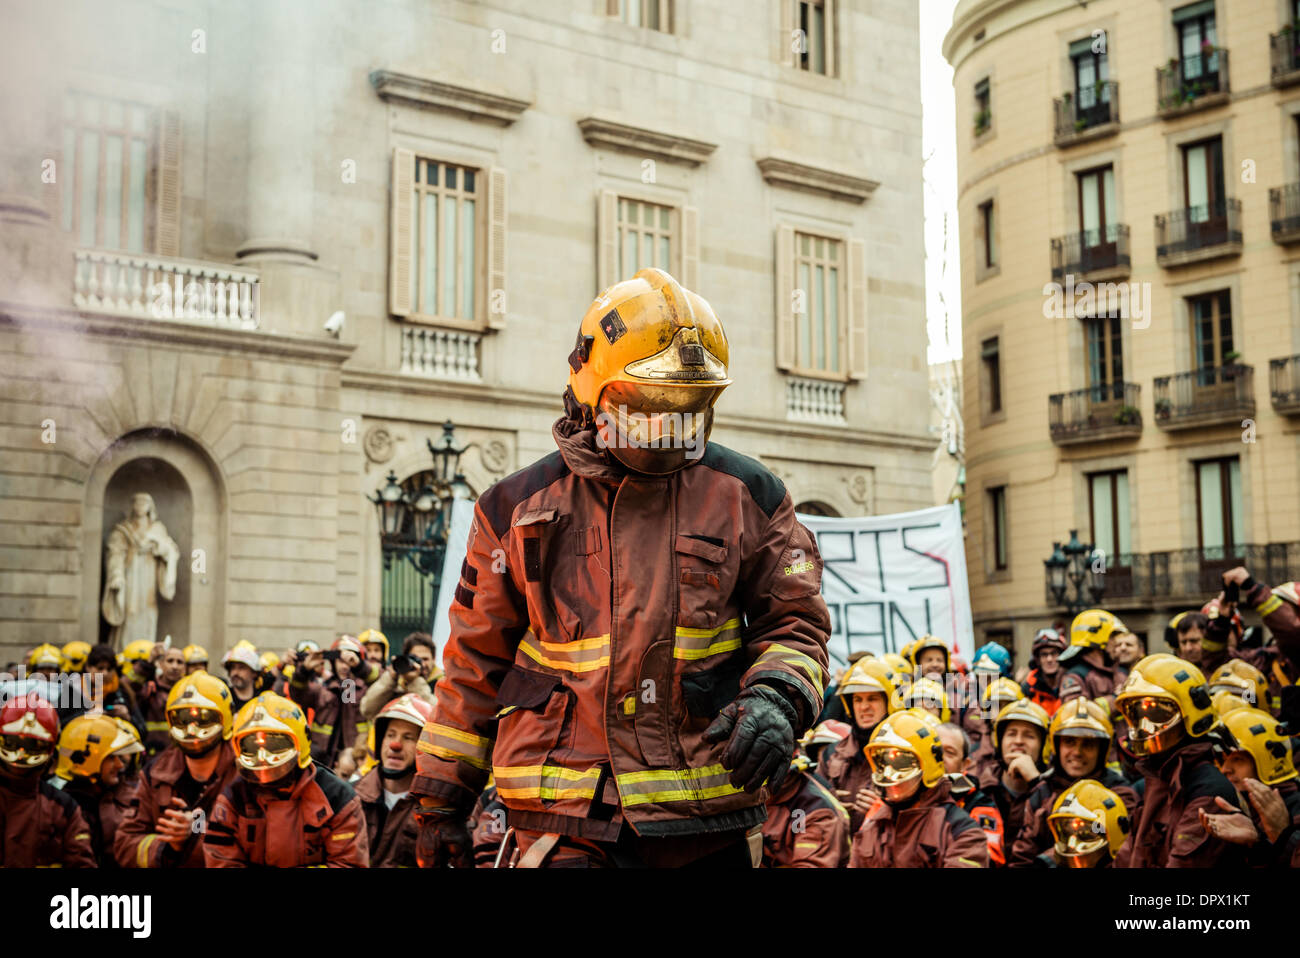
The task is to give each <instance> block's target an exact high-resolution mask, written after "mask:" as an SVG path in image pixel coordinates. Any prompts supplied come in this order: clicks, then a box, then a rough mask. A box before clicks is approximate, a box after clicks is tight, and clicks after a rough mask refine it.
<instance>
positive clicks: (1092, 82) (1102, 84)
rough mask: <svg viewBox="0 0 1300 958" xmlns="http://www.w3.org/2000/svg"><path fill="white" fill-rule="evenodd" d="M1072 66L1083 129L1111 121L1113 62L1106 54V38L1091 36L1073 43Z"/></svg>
mask: <svg viewBox="0 0 1300 958" xmlns="http://www.w3.org/2000/svg"><path fill="white" fill-rule="evenodd" d="M1070 64H1071V66H1072V67H1073V68H1074V102H1075V108H1076V110H1077V111H1078V115H1077V121H1082V123H1083V126H1092V125H1095V124H1096V123H1099V122H1100V123H1104V122H1106V121H1107V120H1108V119H1109V118H1110V109H1109V107H1110V87H1109V86H1107V81H1108V80H1109V79H1110V61H1109V58H1108V57H1107V55H1106V35H1105V34H1104V33H1103V34H1101V35H1100V36H1096V37H1091V36H1090V37H1087V38H1086V39H1083V40H1078V41H1076V42H1074V43H1071V44H1070Z"/></svg>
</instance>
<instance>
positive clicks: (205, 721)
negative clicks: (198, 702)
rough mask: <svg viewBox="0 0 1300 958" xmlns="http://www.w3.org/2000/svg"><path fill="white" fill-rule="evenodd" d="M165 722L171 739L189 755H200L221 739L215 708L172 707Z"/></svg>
mask: <svg viewBox="0 0 1300 958" xmlns="http://www.w3.org/2000/svg"><path fill="white" fill-rule="evenodd" d="M167 724H168V725H169V726H171V728H170V732H171V737H172V741H173V742H175V743H176V745H177V746H178V747H179V748H180V750H181V751H182V752H186V753H187V754H190V755H202V754H204V753H205V752H208V751H210V750H211V749H212V747H213V746H215V745H216V744H217V743H218V742H220V741H221V730H222V719H221V713H220V712H218V711H217V710H216V709H202V708H178V709H172V710H171V711H170V712H168V713H167Z"/></svg>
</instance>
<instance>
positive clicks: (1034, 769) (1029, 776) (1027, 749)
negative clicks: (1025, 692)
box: [967, 699, 1049, 866]
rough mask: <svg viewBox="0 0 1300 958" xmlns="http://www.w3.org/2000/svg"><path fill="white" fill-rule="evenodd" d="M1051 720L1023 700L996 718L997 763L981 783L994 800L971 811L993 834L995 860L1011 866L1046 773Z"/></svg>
mask: <svg viewBox="0 0 1300 958" xmlns="http://www.w3.org/2000/svg"><path fill="white" fill-rule="evenodd" d="M1048 724H1049V719H1048V718H1047V713H1046V712H1045V711H1044V710H1043V707H1042V706H1041V705H1038V704H1036V703H1034V702H1031V701H1029V699H1017V700H1016V701H1014V702H1011V703H1009V704H1008V705H1005V706H1003V708H1002V711H1000V712H999V713H998V717H997V718H996V719H994V720H993V749H994V753H995V755H996V761H994V763H993V764H992V765H987V766H985V767H984V770H983V771H982V772H981V773H980V777H979V779H978V785H979V790H980V793H981V794H982V797H983V798H984V799H985V800H987V801H988V802H989V803H990V804H984V803H983V802H979V803H975V802H968V803H967V809H968V810H969V811H970V814H971V816H972V817H973V818H975V819H976V820H977V821H978V822H979V823H980V826H981V827H982V828H983V829H984V831H985V832H987V833H988V835H989V860H990V862H991V863H992V864H993V865H994V866H1001V865H1005V864H1006V856H1007V854H1008V853H1009V852H1010V851H1011V848H1010V846H1011V843H1012V842H1014V841H1015V838H1016V836H1017V835H1019V834H1020V827H1021V825H1022V824H1023V823H1024V814H1025V803H1026V802H1027V801H1028V799H1029V792H1030V790H1031V789H1032V788H1033V787H1034V784H1035V783H1036V782H1037V780H1038V776H1039V775H1040V774H1041V772H1042V770H1043V767H1042V757H1043V745H1044V744H1045V742H1046V739H1047V727H1048Z"/></svg>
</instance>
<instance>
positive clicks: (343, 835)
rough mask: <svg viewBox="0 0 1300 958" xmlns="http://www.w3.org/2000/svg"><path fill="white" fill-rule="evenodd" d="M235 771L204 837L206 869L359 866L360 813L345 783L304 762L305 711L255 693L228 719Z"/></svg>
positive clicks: (364, 843) (365, 850)
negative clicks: (230, 722) (231, 730)
mask: <svg viewBox="0 0 1300 958" xmlns="http://www.w3.org/2000/svg"><path fill="white" fill-rule="evenodd" d="M233 725H234V728H233V732H232V734H231V740H230V744H231V747H232V748H233V749H234V754H235V768H236V771H237V773H238V775H237V777H236V778H235V779H234V780H233V781H232V782H231V783H230V784H229V785H228V786H226V788H225V789H224V790H223V791H222V793H221V795H220V796H219V797H218V798H217V802H216V805H215V806H214V807H213V809H212V816H211V819H210V820H209V822H208V828H207V832H206V834H205V835H204V837H203V854H204V859H205V861H206V864H207V867H209V868H247V867H250V866H254V867H256V866H269V867H272V868H301V867H304V866H313V865H319V866H329V867H334V868H366V867H368V866H369V864H370V853H369V842H368V838H367V833H366V819H365V816H364V815H363V814H362V811H361V801H360V799H358V798H357V795H356V792H354V791H353V790H352V786H351V785H349V784H347V783H346V782H344V781H343V780H342V779H340V778H339V777H338V776H336V775H335V774H334V773H333V772H331V771H330V770H329V769H327V768H326V767H325V766H323V765H318V764H316V763H314V762H313V761H312V760H311V743H310V742H309V740H308V737H307V716H306V715H304V714H303V711H302V709H301V708H299V707H298V706H297V705H296V704H295V703H293V702H291V701H290V700H289V699H286V698H284V697H283V696H280V695H276V694H275V693H274V692H262V693H261V694H259V695H258V696H257V697H256V698H254V699H253V700H252V701H250V702H249V703H248V704H247V705H245V706H244V707H243V708H242V709H240V710H239V714H238V715H236V716H235V718H234V723H233Z"/></svg>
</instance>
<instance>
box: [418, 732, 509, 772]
mask: <svg viewBox="0 0 1300 958" xmlns="http://www.w3.org/2000/svg"><path fill="white" fill-rule="evenodd" d="M416 748H418V749H419V750H420V751H421V752H424V753H425V754H426V755H436V756H438V757H439V758H449V759H452V760H453V761H460V762H468V763H469V764H470V765H473V766H474V767H475V768H484V769H485V768H489V767H491V764H492V762H491V760H490V759H489V756H490V755H491V753H492V740H491V739H488V738H484V737H483V736H481V735H474V734H472V733H470V732H463V731H461V730H460V729H458V728H452V727H451V726H450V725H435V724H434V723H433V722H428V723H426V724H425V726H424V730H423V731H422V732H421V733H420V741H419V742H418V743H417V745H416Z"/></svg>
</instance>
